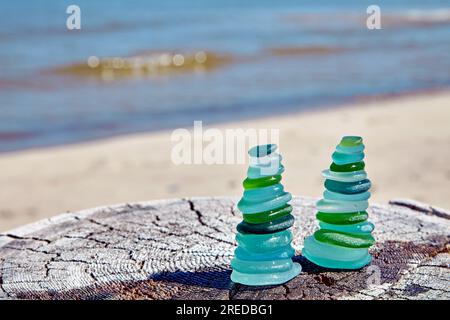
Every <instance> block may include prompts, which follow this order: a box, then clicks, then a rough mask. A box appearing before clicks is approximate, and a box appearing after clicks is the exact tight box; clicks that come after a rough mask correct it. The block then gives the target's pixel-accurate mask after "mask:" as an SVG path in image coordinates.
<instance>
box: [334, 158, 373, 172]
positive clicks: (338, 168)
mask: <svg viewBox="0 0 450 320" xmlns="http://www.w3.org/2000/svg"><path fill="white" fill-rule="evenodd" d="M365 166H366V165H365V164H364V161H360V162H354V163H347V164H342V165H339V164H336V163H334V162H333V163H332V164H331V166H330V170H331V171H334V172H352V171H358V170H364V167H365Z"/></svg>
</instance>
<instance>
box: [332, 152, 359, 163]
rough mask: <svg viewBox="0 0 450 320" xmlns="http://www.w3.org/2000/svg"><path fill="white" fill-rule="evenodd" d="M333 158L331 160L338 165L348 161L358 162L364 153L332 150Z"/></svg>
mask: <svg viewBox="0 0 450 320" xmlns="http://www.w3.org/2000/svg"><path fill="white" fill-rule="evenodd" d="M331 158H332V159H333V162H334V163H336V164H338V165H343V164H348V163H354V162H359V161H361V160H362V159H364V153H363V152H360V153H340V152H337V151H336V152H334V153H333V155H332V156H331Z"/></svg>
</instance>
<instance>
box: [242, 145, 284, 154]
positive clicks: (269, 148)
mask: <svg viewBox="0 0 450 320" xmlns="http://www.w3.org/2000/svg"><path fill="white" fill-rule="evenodd" d="M277 148H278V146H277V145H276V144H273V143H271V144H264V145H258V146H254V147H253V148H251V149H250V150H248V154H249V155H250V157H264V156H267V155H269V154H271V153H273V152H275V151H276V150H277Z"/></svg>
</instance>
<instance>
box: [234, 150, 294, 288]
mask: <svg viewBox="0 0 450 320" xmlns="http://www.w3.org/2000/svg"><path fill="white" fill-rule="evenodd" d="M276 149H277V147H276V145H272V144H270V145H263V146H257V147H254V148H252V149H250V151H249V155H250V166H249V168H248V170H247V178H246V179H245V180H244V182H243V186H244V193H243V196H242V198H241V199H240V201H239V203H238V205H237V207H238V209H239V210H240V211H241V212H242V214H243V221H242V222H241V223H239V224H238V225H237V234H236V242H237V244H238V247H237V248H236V250H235V253H234V258H233V260H232V262H231V267H232V269H233V272H232V273H231V280H232V281H234V282H237V283H241V284H245V285H254V286H258V285H276V284H281V283H284V282H287V281H289V280H291V279H292V278H293V277H295V276H297V275H298V274H299V273H300V272H301V267H300V265H299V264H298V263H294V262H293V261H292V257H293V255H294V254H295V251H294V249H293V248H292V246H291V242H292V238H293V237H292V233H291V231H290V228H291V227H292V225H293V224H294V221H295V219H294V216H292V215H291V212H292V206H291V205H289V201H290V200H291V199H292V195H291V194H290V193H289V192H286V191H285V190H284V187H283V185H282V184H281V183H280V181H281V174H282V173H283V172H284V167H283V165H282V164H281V159H282V157H281V156H280V155H279V154H278V153H277V152H276Z"/></svg>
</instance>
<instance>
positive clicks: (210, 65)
mask: <svg viewBox="0 0 450 320" xmlns="http://www.w3.org/2000/svg"><path fill="white" fill-rule="evenodd" d="M231 60H232V58H231V56H230V55H225V54H216V53H212V52H206V51H196V52H189V53H177V52H151V53H144V54H139V55H135V56H130V57H105V58H98V57H95V56H92V57H89V58H88V60H87V62H84V63H75V64H70V65H65V66H61V67H57V68H54V69H52V70H51V72H52V73H56V74H68V75H76V76H94V77H98V78H100V79H101V80H104V81H111V80H117V79H122V78H130V77H132V78H140V77H149V76H158V75H170V74H178V73H190V72H199V73H202V72H207V71H211V70H213V69H215V68H218V67H220V66H221V65H224V64H226V63H229V62H231Z"/></svg>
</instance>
